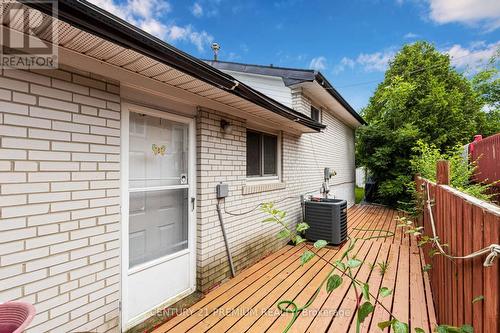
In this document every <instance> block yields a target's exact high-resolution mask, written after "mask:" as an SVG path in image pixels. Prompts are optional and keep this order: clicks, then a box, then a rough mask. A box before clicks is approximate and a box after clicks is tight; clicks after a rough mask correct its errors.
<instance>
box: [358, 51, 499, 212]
mask: <svg viewBox="0 0 500 333" xmlns="http://www.w3.org/2000/svg"><path fill="white" fill-rule="evenodd" d="M486 77H487V75H485V78H482V79H478V83H477V85H476V89H475V87H474V85H473V84H472V83H471V81H470V80H468V79H467V78H466V77H465V75H463V74H461V73H459V72H457V71H456V70H455V69H454V68H453V67H452V66H451V63H450V57H449V56H448V55H446V54H442V53H440V52H439V51H438V50H436V48H435V47H434V46H433V45H432V44H430V43H427V42H417V43H414V44H409V45H405V46H404V47H403V48H402V49H401V50H400V51H399V52H398V54H397V55H396V56H395V58H394V59H393V60H392V61H391V62H390V64H389V68H388V70H387V71H386V73H385V78H384V81H383V82H382V83H380V84H379V86H378V87H377V89H376V91H375V93H374V95H373V96H372V97H371V98H370V101H369V104H368V106H367V107H366V108H365V109H364V110H363V116H364V117H365V119H366V120H367V122H368V124H369V125H368V126H364V127H361V128H360V129H359V130H358V132H357V146H356V150H357V158H358V159H359V162H360V165H364V166H366V167H367V168H368V170H369V171H370V175H371V176H372V178H373V179H374V180H375V181H376V182H377V184H378V188H377V193H376V194H377V199H378V201H379V202H381V203H384V204H389V205H392V206H394V205H397V203H398V202H400V201H407V200H409V199H410V195H409V193H408V192H407V191H406V185H407V184H408V183H409V182H411V180H412V169H411V165H410V160H411V158H412V155H413V154H414V151H413V148H414V147H415V145H416V142H417V141H418V140H421V141H422V142H424V143H428V144H432V145H434V146H435V147H437V148H438V149H439V151H441V152H444V151H447V150H449V149H451V148H453V147H455V146H456V145H460V144H465V143H467V142H470V140H471V139H472V137H473V135H474V134H476V133H477V130H478V129H479V128H481V126H485V124H486V123H487V121H486V118H487V117H485V114H484V112H483V111H482V108H483V106H484V105H485V104H486V99H485V96H491V91H488V92H485V93H483V94H481V93H480V90H479V87H480V86H482V87H483V88H484V84H485V82H487V81H488V80H491V79H492V77H488V78H487V79H486ZM486 85H488V84H487V83H486Z"/></svg>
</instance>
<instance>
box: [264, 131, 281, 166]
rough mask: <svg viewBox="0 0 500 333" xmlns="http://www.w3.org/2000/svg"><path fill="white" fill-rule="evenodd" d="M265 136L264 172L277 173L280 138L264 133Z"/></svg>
mask: <svg viewBox="0 0 500 333" xmlns="http://www.w3.org/2000/svg"><path fill="white" fill-rule="evenodd" d="M263 138H264V174H265V175H276V174H277V172H276V171H277V170H276V169H277V164H278V159H277V156H278V138H277V137H276V136H272V135H263Z"/></svg>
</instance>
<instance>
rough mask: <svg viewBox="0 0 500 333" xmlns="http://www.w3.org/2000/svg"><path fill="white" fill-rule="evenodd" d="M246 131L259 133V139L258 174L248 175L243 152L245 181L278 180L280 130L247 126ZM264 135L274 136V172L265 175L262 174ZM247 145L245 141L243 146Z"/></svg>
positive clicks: (279, 179) (279, 178)
mask: <svg viewBox="0 0 500 333" xmlns="http://www.w3.org/2000/svg"><path fill="white" fill-rule="evenodd" d="M246 132H247V133H248V132H253V133H257V134H259V135H261V139H260V144H261V147H260V174H259V175H254V176H251V175H248V174H247V173H246V172H247V170H246V169H247V168H246V167H247V163H248V161H247V157H246V154H245V177H246V180H247V182H251V183H252V184H255V183H269V182H280V181H281V156H282V149H281V147H282V145H281V138H282V135H281V132H271V131H266V130H262V129H258V128H252V127H247V129H246ZM264 135H270V136H274V137H276V174H273V175H270V174H269V175H266V174H264V140H263V136H264ZM246 147H247V142H245V148H246Z"/></svg>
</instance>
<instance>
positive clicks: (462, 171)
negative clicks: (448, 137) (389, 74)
mask: <svg viewBox="0 0 500 333" xmlns="http://www.w3.org/2000/svg"><path fill="white" fill-rule="evenodd" d="M413 152H414V153H415V155H414V156H413V157H412V159H411V160H410V164H411V167H412V169H413V172H414V173H419V174H420V175H421V176H422V177H423V178H426V179H429V180H431V181H434V182H435V181H436V163H437V162H438V161H439V160H448V161H449V162H450V185H451V186H452V187H454V188H456V189H457V190H459V191H461V192H464V193H467V194H469V195H471V196H473V197H476V198H478V199H481V200H489V199H490V198H491V195H489V194H487V192H488V188H490V187H491V186H492V185H491V184H481V183H474V182H472V181H471V179H472V177H473V175H474V171H475V170H476V168H477V163H476V161H473V162H472V163H469V162H468V161H467V159H466V158H464V156H463V155H462V152H463V148H462V147H460V146H456V147H454V148H452V149H451V150H449V151H448V152H445V153H441V152H440V151H439V149H438V148H437V147H436V146H434V145H432V144H430V145H429V144H426V143H424V142H423V141H421V140H419V141H417V144H416V146H415V147H414V148H413ZM411 186H412V187H413V188H414V187H415V186H414V184H411Z"/></svg>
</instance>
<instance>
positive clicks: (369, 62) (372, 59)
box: [333, 50, 396, 74]
mask: <svg viewBox="0 0 500 333" xmlns="http://www.w3.org/2000/svg"><path fill="white" fill-rule="evenodd" d="M395 54H396V53H395V52H394V51H393V50H385V51H380V52H374V53H361V54H359V55H358V56H357V57H356V58H348V57H344V58H342V60H340V63H338V64H337V65H336V66H335V67H334V69H333V72H334V74H338V73H340V72H343V71H344V70H346V69H347V68H351V69H352V68H354V67H357V66H360V67H361V68H362V69H363V70H364V71H365V72H384V71H385V70H386V69H387V65H388V64H389V61H390V60H391V59H392V58H394V55H395Z"/></svg>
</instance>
